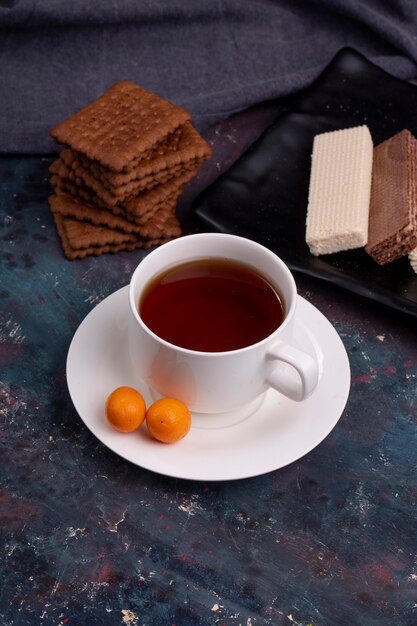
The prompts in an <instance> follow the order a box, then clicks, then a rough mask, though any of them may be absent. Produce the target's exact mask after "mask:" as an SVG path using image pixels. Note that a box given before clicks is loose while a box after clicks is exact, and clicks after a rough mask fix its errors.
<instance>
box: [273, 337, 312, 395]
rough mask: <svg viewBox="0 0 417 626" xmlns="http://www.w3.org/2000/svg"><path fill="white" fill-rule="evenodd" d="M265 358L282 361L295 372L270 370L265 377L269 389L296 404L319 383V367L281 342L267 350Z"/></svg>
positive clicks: (301, 353)
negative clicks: (271, 388) (274, 390)
mask: <svg viewBox="0 0 417 626" xmlns="http://www.w3.org/2000/svg"><path fill="white" fill-rule="evenodd" d="M267 357H269V358H270V359H274V360H278V361H283V362H284V363H287V364H288V365H290V366H291V368H293V369H294V370H295V372H293V373H290V372H286V371H285V372H283V371H278V368H275V369H272V371H271V372H270V373H269V375H268V377H267V382H268V383H269V385H270V386H271V387H273V388H274V389H276V390H277V391H279V392H280V393H283V394H284V395H285V396H287V397H288V398H290V399H291V400H296V401H297V402H301V401H302V400H305V399H306V398H308V396H310V395H311V394H312V393H313V391H314V390H315V388H316V387H317V383H318V381H319V366H318V363H317V361H316V360H315V359H313V358H312V357H311V356H310V355H309V354H307V353H306V352H302V351H301V350H298V349H297V348H293V347H292V346H290V345H288V344H287V343H284V342H282V341H281V342H279V343H277V344H275V345H274V346H272V348H270V349H269V350H268V352H267ZM297 374H298V376H297Z"/></svg>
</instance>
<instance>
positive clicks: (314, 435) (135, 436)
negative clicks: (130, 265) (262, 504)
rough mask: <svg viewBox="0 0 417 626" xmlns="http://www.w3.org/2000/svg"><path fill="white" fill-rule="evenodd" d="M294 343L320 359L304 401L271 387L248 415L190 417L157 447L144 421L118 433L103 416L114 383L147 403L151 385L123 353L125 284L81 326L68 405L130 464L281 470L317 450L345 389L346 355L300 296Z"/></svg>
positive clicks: (201, 471) (218, 476)
mask: <svg viewBox="0 0 417 626" xmlns="http://www.w3.org/2000/svg"><path fill="white" fill-rule="evenodd" d="M298 299H299V301H298V308H297V320H296V327H297V330H296V335H297V338H298V344H299V345H300V346H302V347H303V349H304V350H306V351H307V352H310V353H311V354H314V353H316V354H317V356H318V359H319V362H320V363H321V376H320V382H319V384H318V387H317V389H316V390H315V391H314V393H313V395H312V396H310V398H308V399H307V400H305V401H304V402H301V403H298V402H293V401H291V400H288V399H287V398H285V397H284V396H282V395H280V394H279V393H278V392H276V391H274V390H269V391H267V392H266V394H265V396H264V399H263V401H262V403H261V405H260V406H259V407H258V408H257V409H256V410H255V411H254V412H253V413H252V414H251V415H249V416H246V417H244V418H243V419H240V420H239V419H238V420H235V421H233V423H232V424H230V423H229V424H228V423H227V422H222V421H221V419H220V418H219V416H215V418H214V420H213V426H212V427H209V426H208V424H207V417H204V418H202V419H201V421H199V417H200V416H199V415H193V425H192V428H191V431H190V433H189V434H188V435H187V437H185V438H184V439H183V440H181V441H180V442H178V443H175V444H162V443H159V442H157V441H155V440H153V439H151V438H150V437H149V435H148V434H147V430H146V426H145V425H143V426H142V427H141V428H140V429H139V430H138V431H136V432H134V433H129V434H123V433H119V432H117V431H115V430H114V429H113V428H112V427H111V426H110V425H109V424H108V423H107V421H106V419H105V416H104V405H105V401H106V398H107V396H108V394H109V393H110V392H111V391H112V390H113V389H114V388H115V387H118V386H120V385H129V386H132V387H136V388H137V389H138V390H139V391H140V392H141V393H142V394H143V396H144V398H145V401H146V403H147V404H148V403H150V402H152V397H151V394H150V390H149V388H148V387H147V386H146V385H145V383H143V382H142V381H138V380H135V378H134V377H133V376H132V372H131V371H130V369H129V357H128V354H127V348H126V341H127V317H128V310H129V309H128V307H129V304H128V287H123V288H122V289H119V290H118V291H116V292H115V293H113V294H112V295H111V296H109V297H108V298H106V299H105V300H103V301H102V302H101V303H100V304H99V305H97V306H96V307H95V308H94V309H93V310H92V311H91V312H90V313H89V314H88V315H87V317H86V318H85V319H84V321H83V322H82V323H81V324H80V326H79V328H78V330H77V331H76V333H75V335H74V338H73V340H72V342H71V345H70V348H69V352H68V359H67V382H68V388H69V392H70V395H71V399H72V401H73V403H74V406H75V408H76V410H77V412H78V413H79V415H80V417H81V419H82V420H83V422H84V423H85V424H86V426H87V427H88V428H89V429H90V430H91V432H92V433H93V434H94V435H95V436H96V437H97V438H98V439H99V440H100V441H101V442H102V443H104V445H106V446H107V447H108V448H110V450H113V452H116V454H118V455H119V456H121V457H123V458H124V459H127V460H128V461H131V462H132V463H134V464H135V465H139V466H140V467H143V468H146V469H148V470H152V471H154V472H158V473H160V474H164V475H166V476H173V477H176V478H186V479H191V480H203V481H206V480H207V481H210V480H216V481H218V480H233V479H238V478H248V477H251V476H258V475H260V474H264V473H266V472H270V471H272V470H276V469H279V468H281V467H284V466H285V465H287V464H288V463H292V462H293V461H296V460H297V459H299V458H300V457H302V456H303V455H305V454H307V452H309V451H310V450H312V449H313V448H315V447H316V446H317V445H318V444H319V443H320V442H321V441H322V440H323V439H324V438H325V437H326V436H327V435H328V434H329V433H330V431H331V430H332V429H333V427H334V426H335V424H336V423H337V421H338V420H339V418H340V416H341V414H342V412H343V409H344V407H345V405H346V402H347V398H348V395H349V388H350V367H349V360H348V357H347V354H346V350H345V348H344V346H343V343H342V341H341V339H340V337H339V335H338V334H337V332H336V330H335V329H334V328H333V326H332V325H331V324H330V322H329V321H328V320H327V319H326V318H325V317H324V316H323V315H322V313H320V312H319V311H318V310H317V309H316V308H315V307H314V306H313V305H312V304H310V303H309V302H307V301H306V300H304V299H303V298H302V297H300V296H298Z"/></svg>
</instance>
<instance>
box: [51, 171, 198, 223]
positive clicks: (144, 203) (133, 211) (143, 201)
mask: <svg viewBox="0 0 417 626" xmlns="http://www.w3.org/2000/svg"><path fill="white" fill-rule="evenodd" d="M189 176H191V175H189ZM170 182H171V181H170ZM50 183H51V185H52V187H53V188H54V190H55V194H56V195H66V196H69V197H72V198H74V199H75V200H78V201H81V203H82V204H87V205H89V206H93V207H95V208H96V209H101V210H102V211H103V212H105V213H108V214H109V215H112V214H113V215H116V216H122V217H125V218H126V219H127V220H129V221H130V222H132V223H134V224H138V225H142V224H145V223H146V221H147V220H148V219H150V218H152V216H153V214H154V213H155V212H156V211H159V210H160V209H163V208H169V209H170V210H172V211H175V208H176V205H177V200H178V197H179V195H180V194H181V192H182V189H183V188H184V184H185V183H184V180H182V184H181V187H179V188H176V187H175V185H174V184H173V185H170V186H169V188H168V189H167V190H166V191H167V193H170V195H167V194H166V193H165V191H164V189H165V187H166V186H167V187H168V185H169V183H166V184H161V185H158V186H156V187H154V188H153V189H151V190H150V191H147V190H145V191H143V192H142V193H140V194H138V195H137V196H135V197H134V198H133V199H132V200H131V201H129V202H127V203H126V204H120V205H114V206H111V207H108V206H106V204H105V203H104V202H102V201H101V200H100V198H98V197H97V196H96V195H95V194H94V193H93V192H91V191H90V190H89V189H87V188H86V187H85V186H83V185H77V184H75V183H72V182H71V181H69V180H67V179H65V178H61V177H60V176H57V175H53V176H52V177H51V179H50ZM148 196H149V197H148ZM67 204H68V203H67Z"/></svg>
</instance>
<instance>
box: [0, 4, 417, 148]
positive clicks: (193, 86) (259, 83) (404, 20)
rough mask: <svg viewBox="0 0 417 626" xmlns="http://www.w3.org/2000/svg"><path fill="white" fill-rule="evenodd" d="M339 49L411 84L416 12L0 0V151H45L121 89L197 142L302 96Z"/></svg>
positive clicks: (416, 65) (410, 8)
mask: <svg viewBox="0 0 417 626" xmlns="http://www.w3.org/2000/svg"><path fill="white" fill-rule="evenodd" d="M347 45H349V46H351V47H353V48H356V49H357V50H358V51H359V52H361V53H363V54H364V55H365V56H367V57H368V59H370V60H371V61H374V62H375V63H376V64H378V65H380V66H381V67H383V68H384V69H386V70H387V71H389V72H391V73H392V74H394V75H396V76H398V77H401V78H410V77H414V76H417V1H416V0H362V1H360V0H304V1H303V0H97V1H95V2H93V1H88V0H72V1H71V2H66V1H65V0H0V152H2V153H47V152H51V151H55V150H56V146H54V144H53V143H52V141H51V140H50V138H49V136H48V131H49V129H50V128H51V127H52V126H54V125H55V124H56V123H58V122H60V121H62V120H64V119H65V118H66V117H67V116H68V115H70V114H71V113H74V112H75V111H77V110H78V109H80V108H81V107H82V106H84V105H85V104H86V103H87V102H89V101H91V100H92V99H94V98H95V97H97V96H99V95H100V94H101V93H103V91H105V90H106V89H107V88H108V87H109V86H110V85H111V84H112V83H114V82H116V81H117V80H120V79H129V80H131V81H133V82H135V83H137V84H139V85H141V86H143V87H145V88H147V89H150V90H151V91H154V92H155V93H157V94H158V95H160V96H162V97H164V98H167V99H169V100H171V101H173V102H175V103H177V104H180V105H182V106H184V107H186V108H187V109H189V110H190V111H191V113H192V115H193V119H194V123H195V125H196V126H197V128H198V129H199V130H200V131H202V130H204V129H205V128H207V127H208V126H209V125H211V124H212V123H214V122H216V121H218V120H220V119H222V118H225V117H227V116H229V115H230V114H232V113H233V112H236V111H239V110H241V109H243V108H246V107H248V106H251V105H253V104H255V103H258V102H262V101H264V100H268V99H271V98H276V97H280V96H283V95H287V94H290V93H293V92H295V91H298V90H300V89H301V88H302V87H304V86H306V85H308V84H309V83H310V82H311V81H312V80H313V79H314V78H315V77H316V76H317V75H318V74H319V73H320V71H321V70H322V69H323V68H324V67H325V66H326V65H327V64H328V63H329V62H330V61H331V59H332V58H333V56H334V55H335V54H336V52H337V51H338V50H340V49H341V48H343V47H344V46H347ZM416 115H417V113H416Z"/></svg>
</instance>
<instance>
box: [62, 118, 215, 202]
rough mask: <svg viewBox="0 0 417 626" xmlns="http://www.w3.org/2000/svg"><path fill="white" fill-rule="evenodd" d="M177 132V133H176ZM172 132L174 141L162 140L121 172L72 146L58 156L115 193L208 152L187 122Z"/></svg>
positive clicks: (199, 158)
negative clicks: (156, 146)
mask: <svg viewBox="0 0 417 626" xmlns="http://www.w3.org/2000/svg"><path fill="white" fill-rule="evenodd" d="M178 132H179V134H178ZM178 132H177V133H176V141H175V142H174V141H172V142H170V141H168V140H167V141H166V142H165V143H164V146H163V149H162V148H160V149H158V150H151V151H150V155H149V157H148V158H145V156H146V155H144V158H142V159H141V160H140V161H139V162H138V163H133V164H129V167H128V169H126V171H123V172H114V171H113V170H110V169H109V168H105V167H103V166H102V165H100V164H99V163H97V162H95V161H91V160H90V159H88V158H87V157H86V156H85V155H83V154H82V153H80V152H77V151H75V150H70V149H66V150H63V151H62V153H61V158H62V160H63V161H64V162H65V163H66V165H68V166H69V167H72V168H73V169H76V168H78V167H81V168H83V169H84V170H86V171H87V172H88V173H89V174H90V175H93V176H94V177H95V178H97V179H99V180H100V181H101V183H102V184H103V185H104V186H105V187H106V188H107V189H108V190H109V191H110V192H111V193H114V194H115V195H122V194H123V191H122V190H123V188H124V187H125V185H129V184H131V183H134V182H135V181H136V180H138V179H141V178H144V177H152V175H154V174H157V173H158V172H160V171H162V170H168V169H170V168H172V167H178V166H180V165H182V164H183V165H184V166H186V164H187V163H190V162H191V161H195V160H198V161H199V162H201V161H203V160H205V159H208V158H209V157H210V155H211V149H210V147H209V145H208V144H207V143H206V142H205V141H204V139H202V137H201V136H200V135H199V134H198V132H197V131H196V130H195V129H194V128H193V127H192V125H191V124H190V123H188V122H187V123H186V124H184V125H183V126H182V127H181V128H180V129H179V130H178Z"/></svg>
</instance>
